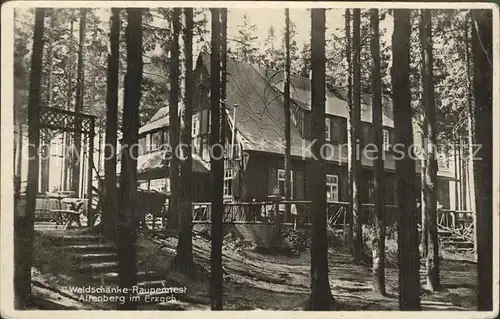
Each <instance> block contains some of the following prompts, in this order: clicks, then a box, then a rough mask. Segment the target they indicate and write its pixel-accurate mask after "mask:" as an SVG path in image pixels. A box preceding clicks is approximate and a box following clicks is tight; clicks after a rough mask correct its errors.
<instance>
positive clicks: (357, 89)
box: [351, 9, 363, 265]
mask: <svg viewBox="0 0 500 319" xmlns="http://www.w3.org/2000/svg"><path fill="white" fill-rule="evenodd" d="M360 26H361V13H360V9H353V26H352V27H353V37H352V46H353V50H354V59H353V60H354V61H353V105H352V112H351V113H352V124H353V125H352V131H353V133H352V134H353V142H354V144H353V145H352V147H353V148H354V150H353V154H352V157H353V166H352V177H351V178H352V219H353V220H352V224H353V232H352V245H353V246H352V251H353V257H354V262H355V263H356V264H357V265H359V264H360V263H361V261H362V257H363V232H362V214H363V206H362V203H361V169H362V168H361V156H360V155H361V154H360V150H359V148H360V145H359V141H360V140H361V60H360V56H361V55H360V52H361V30H360Z"/></svg>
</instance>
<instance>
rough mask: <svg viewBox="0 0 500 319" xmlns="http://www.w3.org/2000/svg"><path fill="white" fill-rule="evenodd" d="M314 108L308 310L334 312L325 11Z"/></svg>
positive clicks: (316, 32) (316, 35) (316, 49)
mask: <svg viewBox="0 0 500 319" xmlns="http://www.w3.org/2000/svg"><path fill="white" fill-rule="evenodd" d="M311 24H312V27H311V30H312V32H311V49H312V51H311V63H312V80H311V88H312V91H311V105H312V110H311V112H312V114H311V120H312V137H313V138H314V139H315V140H316V141H317V143H316V144H314V145H313V148H312V152H313V154H314V156H316V158H317V160H315V161H313V162H312V163H311V176H312V179H311V184H312V185H311V187H312V189H314V190H315V191H314V192H313V193H312V198H311V201H312V213H313V217H312V243H311V295H310V296H309V300H308V301H307V304H306V309H307V310H328V309H332V308H333V304H334V299H333V296H332V292H331V289H330V281H329V279H328V242H327V233H326V219H327V216H326V215H327V214H326V208H327V206H326V165H325V164H326V163H325V159H324V158H323V157H322V156H321V148H322V145H323V144H324V143H325V94H326V85H325V68H326V57H325V9H311Z"/></svg>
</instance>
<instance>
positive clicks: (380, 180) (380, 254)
mask: <svg viewBox="0 0 500 319" xmlns="http://www.w3.org/2000/svg"><path fill="white" fill-rule="evenodd" d="M370 26H371V32H372V33H371V54H372V72H371V77H372V122H373V132H374V137H375V138H374V140H375V147H376V148H377V155H376V159H375V163H374V164H375V165H374V166H375V171H374V180H373V182H374V183H373V185H374V194H375V227H376V233H377V235H376V238H375V239H374V240H373V248H372V249H373V276H374V278H373V279H374V289H375V290H376V291H377V292H379V293H380V294H382V295H385V205H384V204H385V197H384V188H385V182H384V175H385V172H384V158H385V154H384V153H385V150H384V149H383V136H382V134H383V133H382V116H383V110H382V87H381V78H380V35H379V12H378V9H370Z"/></svg>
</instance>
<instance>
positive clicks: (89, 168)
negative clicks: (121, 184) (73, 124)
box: [87, 119, 102, 227]
mask: <svg viewBox="0 0 500 319" xmlns="http://www.w3.org/2000/svg"><path fill="white" fill-rule="evenodd" d="M94 136H95V134H94V119H92V120H91V122H90V133H89V135H88V139H89V150H88V157H89V158H88V161H89V162H88V165H87V198H88V203H87V205H88V206H87V226H88V227H91V226H94V222H95V219H94V212H93V211H92V170H93V168H94V167H93V166H94ZM101 219H102V216H101Z"/></svg>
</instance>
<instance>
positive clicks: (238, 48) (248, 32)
mask: <svg viewBox="0 0 500 319" xmlns="http://www.w3.org/2000/svg"><path fill="white" fill-rule="evenodd" d="M256 31H257V26H256V25H255V24H251V23H250V19H249V18H248V15H246V14H244V15H243V23H242V24H240V25H238V35H237V36H236V38H235V39H234V42H235V45H234V47H235V48H234V53H235V54H236V58H237V59H238V60H240V61H243V62H248V63H257V62H258V55H259V49H258V48H257V47H256V46H255V41H256V40H257V36H255V32H256Z"/></svg>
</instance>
